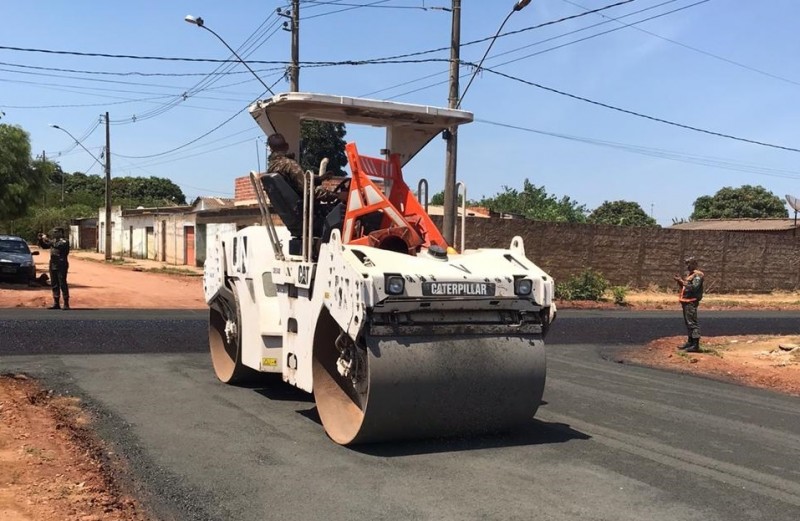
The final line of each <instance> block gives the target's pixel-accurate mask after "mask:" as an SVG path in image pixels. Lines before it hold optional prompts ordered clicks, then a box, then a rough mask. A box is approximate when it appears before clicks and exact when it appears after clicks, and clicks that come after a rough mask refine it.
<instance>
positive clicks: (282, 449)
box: [0, 310, 800, 521]
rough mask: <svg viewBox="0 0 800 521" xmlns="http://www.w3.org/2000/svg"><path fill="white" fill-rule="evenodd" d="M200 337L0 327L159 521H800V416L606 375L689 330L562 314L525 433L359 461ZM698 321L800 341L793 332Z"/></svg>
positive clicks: (62, 323)
mask: <svg viewBox="0 0 800 521" xmlns="http://www.w3.org/2000/svg"><path fill="white" fill-rule="evenodd" d="M204 317H205V314H204V313H201V312H167V313H165V312H161V311H159V312H141V311H130V312H111V311H107V312H88V311H87V312H75V313H63V312H45V311H41V310H33V311H21V310H20V311H17V310H0V371H25V372H27V373H29V374H33V375H35V376H38V377H41V378H43V379H44V380H45V382H46V383H47V384H48V385H50V386H51V387H54V388H56V389H57V390H59V391H61V392H70V393H74V394H77V395H78V396H81V397H82V398H84V400H85V401H86V403H87V404H88V406H89V407H91V408H93V409H94V411H95V413H96V414H97V417H98V418H99V421H98V430H99V432H100V434H101V436H103V437H104V438H106V439H108V440H110V441H111V442H112V443H114V444H115V445H116V446H117V450H120V451H122V452H123V453H125V454H126V455H127V456H128V457H129V459H130V462H131V468H132V471H133V473H134V475H135V477H137V478H138V480H137V481H138V482H139V483H140V484H141V487H142V492H143V494H144V495H145V500H146V501H147V502H148V503H149V504H150V505H151V506H152V507H153V508H154V510H155V511H156V513H157V514H158V515H159V516H160V517H161V518H163V519H178V520H201V519H202V520H216V519H220V520H222V519H225V520H263V519H284V518H287V519H288V518H292V519H299V520H314V519H326V520H339V519H342V520H344V519H348V520H351V519H370V520H372V519H387V520H406V519H436V520H439V519H447V520H450V519H453V520H471V519H503V520H507V519H520V520H523V519H524V520H530V519H547V520H572V519H590V520H600V519H602V520H653V521H662V520H663V521H667V520H669V521H677V520H704V521H705V520H721V521H722V520H724V521H738V520H751V519H752V520H756V519H758V520H762V519H769V520H779V521H783V520H786V521H790V520H791V521H795V520H797V519H800V400H798V399H797V398H791V397H786V396H781V395H778V394H774V393H770V392H767V391H760V390H754V389H747V388H744V387H738V386H734V385H731V384H726V383H721V382H716V381H712V380H707V379H702V378H696V377H691V376H687V375H680V374H673V373H667V372H661V371H656V370H651V369H647V368H641V367H634V366H628V365H621V364H615V363H613V362H609V361H607V360H606V359H604V357H603V356H601V354H602V353H604V352H605V351H606V350H608V349H611V348H610V347H608V345H610V344H618V343H639V342H641V341H642V339H647V338H652V337H654V336H664V335H679V334H680V332H681V331H680V328H681V319H680V315H679V313H677V312H671V313H666V312H665V313H661V312H658V313H614V312H573V313H569V312H565V313H562V314H561V315H560V316H559V318H558V322H557V325H556V326H554V330H553V331H552V335H551V336H550V338H549V340H550V345H549V347H548V359H549V360H548V364H549V367H548V381H547V387H546V391H545V396H544V400H545V404H543V406H542V407H541V408H540V410H539V412H538V413H537V415H536V417H535V419H532V420H531V422H530V423H529V424H528V425H526V426H524V427H523V428H521V429H519V430H518V431H515V432H513V433H511V434H506V435H500V436H487V437H482V438H473V439H455V440H434V441H418V442H413V443H393V444H382V445H375V446H367V447H363V448H359V449H355V450H354V449H349V448H344V447H340V446H337V445H335V444H333V443H332V442H330V441H329V440H328V439H327V438H326V437H325V436H324V433H323V431H322V427H321V426H320V425H319V423H318V418H317V415H316V411H315V408H314V403H313V401H312V399H311V397H310V396H308V395H306V394H305V393H302V392H299V391H296V390H294V389H292V388H290V387H288V386H285V385H283V384H282V383H281V382H280V381H279V379H272V380H271V381H269V382H268V383H267V385H265V386H264V387H262V388H237V387H230V386H225V385H222V384H220V383H218V382H217V381H216V380H215V379H214V376H213V372H212V370H211V368H210V362H209V360H208V356H207V355H206V353H205V349H206V344H205V343H206V338H205V318H204ZM702 320H703V323H702V324H703V327H704V331H705V333H706V334H709V335H710V334H737V333H742V332H762V333H764V332H773V331H774V332H781V333H800V321H799V320H798V314H793V313H752V314H751V313H705V314H704V315H703V317H702ZM62 334H63V335H66V337H65V338H66V341H65V343H64V345H63V346H62V345H59V338H60V335H62ZM32 355H34V356H32ZM433 399H435V397H434V398H433Z"/></svg>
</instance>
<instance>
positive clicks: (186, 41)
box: [0, 0, 800, 225]
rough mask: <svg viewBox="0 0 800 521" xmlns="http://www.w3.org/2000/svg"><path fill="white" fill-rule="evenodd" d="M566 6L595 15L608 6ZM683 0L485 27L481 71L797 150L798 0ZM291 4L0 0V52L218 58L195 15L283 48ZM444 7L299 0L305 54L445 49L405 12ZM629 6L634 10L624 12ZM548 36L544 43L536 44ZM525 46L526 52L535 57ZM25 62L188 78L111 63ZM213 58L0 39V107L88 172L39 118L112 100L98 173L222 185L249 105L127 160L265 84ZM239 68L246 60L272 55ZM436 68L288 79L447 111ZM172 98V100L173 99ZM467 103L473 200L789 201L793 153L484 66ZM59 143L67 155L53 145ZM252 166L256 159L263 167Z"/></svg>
mask: <svg viewBox="0 0 800 521" xmlns="http://www.w3.org/2000/svg"><path fill="white" fill-rule="evenodd" d="M570 2H575V3H577V4H580V5H582V6H583V7H586V8H590V9H594V8H598V7H601V6H604V5H608V4H611V3H614V0H602V1H601V0H570ZM570 2H567V1H565V0H534V1H533V2H532V3H531V5H529V6H528V7H527V8H525V9H524V10H522V11H520V12H517V13H515V14H514V15H513V16H512V17H511V18H510V20H509V21H508V23H507V24H506V26H505V29H504V31H515V30H520V29H525V28H528V27H532V26H535V25H537V24H541V23H544V22H548V21H551V20H556V19H559V18H562V17H565V16H570V15H575V14H578V13H581V12H582V9H581V8H580V7H578V6H576V5H575V3H570ZM697 2H698V0H673V1H672V2H665V0H635V1H633V2H630V3H628V4H625V5H622V6H619V7H615V8H613V9H609V10H606V11H603V12H602V13H603V14H605V15H607V16H611V17H615V18H620V17H624V18H622V20H624V22H625V23H628V24H633V23H635V22H638V21H639V20H642V19H644V18H646V17H650V16H654V15H659V14H662V13H666V12H668V11H672V10H675V9H679V8H684V7H685V9H682V10H680V11H678V12H675V13H672V14H668V15H665V16H661V17H658V18H655V19H653V20H650V21H646V22H643V23H641V24H636V25H635V27H638V28H639V29H643V30H645V31H648V32H643V31H641V30H637V29H635V28H632V27H625V26H623V25H621V24H620V23H618V22H616V21H609V20H608V19H607V18H603V17H602V16H600V15H599V14H590V15H587V16H583V17H580V18H577V19H573V20H569V21H565V22H561V23H557V24H553V25H550V26H546V27H542V28H539V29H534V30H527V31H523V32H520V33H518V34H514V35H509V36H506V37H503V38H500V39H498V40H497V41H496V43H495V45H494V47H493V48H492V51H491V54H490V55H489V58H488V59H487V60H486V62H485V66H487V67H490V68H493V69H495V70H497V71H500V72H502V73H505V74H508V75H511V76H514V77H516V78H520V79H522V80H525V81H529V82H536V83H539V84H541V85H544V86H547V87H551V88H554V89H558V90H561V91H564V92H566V93H570V94H574V95H578V96H582V97H585V98H589V99H592V100H595V101H599V102H603V103H606V104H610V105H614V106H617V107H620V108H624V109H627V110H631V111H635V112H640V113H643V114H647V115H650V116H654V117H657V118H662V119H667V120H671V121H675V122H678V123H681V124H686V125H690V126H695V127H700V128H703V129H707V130H711V131H715V132H720V133H724V134H730V135H734V136H737V137H742V138H747V139H752V140H757V141H763V142H768V143H771V144H776V145H782V146H787V147H793V148H800V136H798V132H797V122H798V121H800V106H799V105H798V101H797V100H798V94H800V70H798V60H797V57H798V55H800V38H798V37H797V20H800V2H797V1H795V0H771V1H769V2H744V1H740V0H708V1H706V2H701V3H700V4H699V5H692V4H696V3H697ZM370 3H371V4H374V5H373V6H372V7H362V8H356V9H350V6H351V5H354V4H370ZM513 3H514V2H513V1H511V0H503V1H495V0H492V1H478V0H463V18H462V25H463V27H462V42H469V41H471V40H476V39H480V38H484V37H488V36H491V35H493V34H494V33H495V31H496V30H497V29H498V27H499V26H500V23H501V22H502V21H503V19H504V18H505V17H506V15H507V14H508V13H509V12H510V10H511V7H512V6H513ZM288 4H289V2H288V1H287V0H267V1H258V2H257V1H250V0H247V1H245V0H243V1H237V2H219V1H213V2H211V1H193V2H164V1H161V0H159V1H155V0H142V1H138V2H89V1H76V2H64V1H52V0H51V1H44V0H41V1H37V2H3V3H2V4H0V29H1V30H0V46H5V47H20V48H33V49H48V50H58V51H78V52H85V53H110V54H130V55H139V56H170V57H185V58H218V59H224V58H227V57H228V55H229V53H228V52H227V50H226V49H225V48H224V47H223V46H222V44H221V43H220V42H219V41H218V40H216V39H215V38H214V37H213V36H212V35H211V34H210V33H208V32H206V31H203V30H200V29H198V28H197V27H194V26H192V25H189V24H187V23H185V22H184V21H183V18H184V16H185V15H187V14H193V15H196V16H202V17H203V18H204V19H205V21H206V23H207V25H208V26H209V27H210V28H212V29H214V30H215V31H216V32H217V33H219V34H220V35H221V36H222V37H223V38H225V39H226V40H227V41H228V43H229V44H230V45H231V46H233V47H239V46H240V45H241V44H242V43H244V42H245V41H246V40H247V39H248V37H250V36H251V35H253V34H255V36H256V37H260V39H258V40H257V44H260V45H258V46H257V48H256V49H255V50H253V51H252V53H249V52H248V53H246V54H247V56H248V58H247V59H248V60H265V61H286V60H288V59H289V56H290V35H289V33H288V32H286V31H283V30H280V29H279V25H274V24H273V22H275V20H276V19H277V17H276V16H275V15H274V12H275V9H276V8H278V7H281V8H286V7H287V5H288ZM331 4H342V5H339V6H336V5H331ZM661 4H663V5H661ZM449 5H450V0H424V1H422V0H387V1H384V2H375V1H374V0H329V1H326V2H314V1H310V0H304V1H303V2H302V4H301V6H302V7H301V17H302V18H303V20H302V21H301V50H300V57H301V61H304V62H313V61H340V60H348V59H373V58H382V57H386V56H392V55H397V54H405V53H412V52H418V51H425V50H429V49H435V48H440V47H447V46H448V45H449V41H450V13H448V12H445V11H442V10H435V9H428V10H424V9H419V7H428V8H430V7H440V6H444V7H449ZM687 6H688V7H687ZM411 7H416V8H414V9H411ZM643 9H647V10H646V11H643V12H641V13H639V14H633V15H630V14H631V13H634V12H636V11H641V10H643ZM336 11H340V12H336ZM626 15H630V16H626ZM282 20H283V19H281V21H282ZM603 22H607V23H603ZM264 23H266V25H262V24H264ZM596 24H601V25H596ZM592 25H596V26H595V27H593V28H590V29H586V30H583V31H580V32H575V33H573V34H571V35H568V36H562V37H559V36H560V35H564V33H567V32H572V31H578V30H580V29H583V28H586V27H588V26H592ZM259 28H260V29H259ZM617 28H619V30H615V31H612V32H609V33H608V34H604V35H601V36H598V37H595V38H590V39H587V40H585V41H583V42H579V43H574V44H570V45H565V46H563V47H560V48H557V49H552V50H548V49H550V48H551V47H554V46H558V45H562V44H567V43H569V42H572V41H574V40H577V39H579V38H583V37H586V36H590V35H593V34H597V33H600V32H604V31H609V30H611V29H617ZM265 29H267V30H266V32H265ZM254 32H255V33H254ZM649 33H652V34H649ZM270 35H271V36H270ZM655 35H657V36H655ZM267 36H269V38H268V39H266V41H264V40H265V38H267ZM556 37H558V38H556ZM659 37H660V38H659ZM547 39H551V40H550V41H548V42H546V43H537V42H541V41H542V40H547ZM670 40H671V41H670ZM486 46H487V43H480V44H474V45H469V46H466V47H464V48H463V50H462V59H464V60H467V61H471V62H477V61H478V60H479V59H480V57H481V56H482V55H483V53H484V52H485V50H486ZM689 47H691V48H693V49H691V48H689ZM542 51H546V52H542ZM534 53H539V54H537V55H535V56H530V55H532V54H534ZM712 55H713V56H712ZM448 56H449V53H448V52H447V51H442V52H437V53H431V54H425V55H422V56H419V57H418V58H423V59H424V58H429V59H439V60H441V59H446V58H447V57H448ZM512 60H514V61H513V62H511V63H505V62H509V61H512ZM726 60H727V61H726ZM732 62H733V63H732ZM22 66H25V67H22ZM30 67H41V68H49V69H53V68H57V69H72V70H76V71H92V72H117V73H146V74H152V73H168V74H175V73H180V74H186V73H194V74H199V75H197V76H151V75H147V76H145V75H135V74H129V75H125V76H122V75H109V74H87V73H85V72H59V71H54V70H47V69H36V68H30ZM215 67H216V65H215V64H211V63H191V62H183V61H153V60H133V59H112V58H101V57H82V56H74V55H68V54H47V53H39V52H23V51H17V50H8V49H0V110H2V111H4V112H5V116H4V117H3V119H2V121H3V122H4V123H11V124H18V125H20V126H22V127H23V128H24V129H25V130H26V131H28V132H29V133H30V136H31V141H32V146H33V149H34V152H35V153H36V154H40V153H41V152H42V151H43V150H44V151H46V152H47V154H48V156H50V157H51V158H52V159H55V160H56V161H58V162H59V163H60V164H61V165H62V167H63V168H64V169H65V170H66V171H68V172H73V171H86V170H87V169H88V170H89V172H90V173H95V174H99V173H101V169H100V167H99V166H98V165H96V164H95V165H92V163H93V160H92V158H91V157H89V155H88V154H87V153H86V152H85V151H84V150H82V149H80V148H74V147H72V142H71V140H70V139H69V137H68V136H66V135H65V134H64V133H62V132H59V131H58V130H55V129H52V128H49V127H48V123H56V124H58V125H59V126H62V127H64V128H65V129H67V130H69V131H70V132H72V133H73V134H74V135H75V136H76V137H82V136H83V134H84V133H85V131H87V130H89V129H91V128H92V127H93V126H94V124H95V123H97V122H98V116H99V115H100V114H101V113H104V112H105V111H106V110H108V111H109V112H110V114H111V121H112V122H116V123H115V124H113V125H112V128H111V134H112V142H111V149H112V175H136V176H149V175H156V176H163V177H168V178H170V179H172V180H173V181H174V182H176V183H177V184H178V185H180V186H181V188H182V189H183V191H184V193H186V195H187V197H188V198H190V199H191V198H193V197H195V196H197V195H223V196H224V195H230V194H231V193H232V191H233V179H234V178H236V177H239V176H242V175H246V173H247V172H248V171H249V170H251V169H256V168H257V165H258V163H257V155H256V152H257V150H258V149H261V150H263V141H258V138H259V136H261V132H260V130H259V129H258V127H257V126H256V125H255V123H254V122H253V120H252V118H251V117H250V116H249V115H248V114H247V113H246V112H245V111H243V112H241V113H240V114H239V115H238V116H235V117H234V118H233V119H232V120H231V121H230V122H228V123H227V124H225V125H224V126H222V127H221V128H219V129H218V130H216V131H214V132H212V133H211V134H209V135H208V136H207V137H205V138H203V139H201V140H199V141H197V142H196V143H194V144H192V145H190V146H187V147H185V148H182V149H181V150H180V151H178V152H175V153H171V154H166V155H157V156H155V157H152V158H138V159H137V158H131V157H123V156H149V155H155V154H161V153H162V152H165V151H167V150H170V149H172V148H174V147H178V146H181V145H183V144H185V143H187V142H189V141H191V140H194V139H196V138H197V137H199V136H201V135H202V134H204V133H206V132H208V131H210V130H211V129H213V128H215V127H216V126H218V125H219V124H220V123H222V122H223V121H225V120H226V119H228V118H230V117H231V116H234V114H236V113H237V112H238V111H240V110H242V109H243V108H244V107H245V106H246V105H247V104H248V102H249V101H251V100H252V99H254V98H255V97H257V96H258V95H259V94H260V93H261V92H262V90H263V88H262V87H261V85H260V84H259V83H257V82H256V81H255V80H254V79H253V78H252V77H251V76H250V75H249V74H247V72H246V71H245V70H244V69H243V67H241V65H239V64H236V65H234V66H232V68H231V72H233V73H235V74H229V75H225V76H222V77H219V79H218V81H216V82H214V83H213V84H211V85H205V86H203V85H201V86H200V88H197V85H198V82H201V81H207V78H205V77H204V76H203V74H207V73H209V72H212V71H213V70H214V69H215ZM253 67H254V68H255V69H257V70H259V71H261V70H265V69H270V68H273V67H276V66H274V65H259V64H253ZM447 68H448V67H447V64H446V63H444V62H441V61H436V62H429V63H407V64H384V65H365V66H334V67H317V68H308V67H307V68H304V69H303V70H302V71H301V75H300V88H301V90H304V91H311V92H322V93H330V94H341V95H349V96H364V95H366V96H367V97H373V98H379V99H395V100H398V101H404V102H410V103H421V104H429V105H441V106H446V104H447V92H448V90H447V84H446V81H447V72H446V71H447ZM753 69H755V70H753ZM463 72H464V73H466V72H467V71H463ZM260 74H261V76H262V77H263V78H264V81H266V82H267V83H268V84H272V83H273V82H275V81H278V83H277V85H276V86H275V90H276V91H285V90H288V84H287V82H286V81H283V80H279V76H278V75H279V73H278V72H275V71H268V70H267V71H265V72H261V73H260ZM426 76H429V77H428V78H427V79H424V80H421V81H414V80H419V79H420V78H424V77H426ZM400 84H405V85H402V86H401V85H400ZM465 84H466V78H464V79H462V88H463V87H464V85H465ZM187 92H188V93H189V94H188V96H187V98H186V99H185V100H183V99H182V98H181V95H182V94H183V93H187ZM176 100H179V101H176ZM463 108H465V109H467V110H470V111H473V112H474V113H475V117H476V119H477V120H479V121H477V122H475V123H472V124H470V125H467V126H465V127H462V129H461V134H460V147H459V163H458V165H459V179H462V180H464V181H466V182H467V184H468V187H469V197H470V198H478V197H480V196H481V195H492V194H494V193H496V192H498V191H499V190H501V188H502V186H503V185H508V186H512V187H516V188H521V186H522V182H523V179H524V178H528V179H530V181H531V182H533V183H534V184H536V185H538V186H544V187H545V189H546V190H547V192H548V193H550V194H553V195H555V196H557V197H561V196H565V195H566V196H569V197H571V198H573V199H575V200H576V201H578V202H579V203H582V204H585V205H586V206H587V207H588V208H589V209H593V208H595V207H597V206H599V205H600V204H602V203H603V201H606V200H619V199H624V200H629V201H636V202H638V203H639V204H640V205H641V206H642V208H644V209H645V211H646V212H648V213H650V212H651V210H652V213H653V215H654V217H655V218H656V219H657V220H658V221H659V223H660V224H662V225H669V224H671V221H672V218H674V217H675V218H686V217H688V216H689V214H690V213H691V211H692V203H693V202H694V200H695V199H696V198H697V197H698V196H701V195H711V194H713V193H714V192H716V191H717V190H719V189H720V188H722V187H724V186H733V187H738V186H741V185H744V184H756V185H762V186H764V187H765V188H767V189H768V190H770V191H772V192H773V193H775V194H776V195H778V196H780V197H783V196H784V195H785V194H793V195H796V196H800V182H798V181H800V165H798V163H800V153H797V152H791V151H783V150H777V149H773V148H767V147H763V146H758V145H754V144H749V143H744V142H739V141H734V140H731V139H724V138H721V137H715V136H711V135H707V134H702V133H697V132H693V131H689V130H685V129H681V128H676V127H673V126H669V125H665V124H662V123H657V122H654V121H650V120H646V119H642V118H638V117H634V116H631V115H628V114H623V113H620V112H616V111H613V110H609V109H607V108H603V107H599V106H596V105H592V104H589V103H586V102H584V101H579V100H576V99H572V98H569V97H566V96H563V95H559V94H555V93H552V92H548V91H545V90H542V89H539V88H535V87H532V86H530V85H526V84H523V83H520V82H518V81H514V80H512V79H508V78H504V77H500V76H497V75H495V74H492V73H488V72H484V73H483V74H481V75H479V76H478V77H477V78H476V80H475V83H474V84H473V86H472V87H471V88H470V91H469V93H468V95H467V96H466V98H465V101H464V104H463ZM134 116H135V120H136V121H135V122H134ZM487 121H488V122H494V123H500V124H503V125H510V126H515V127H523V128H525V129H530V130H533V131H540V132H546V133H551V134H559V135H561V136H562V137H556V136H552V135H547V134H541V133H535V132H531V131H530V130H519V129H512V128H507V127H502V126H497V125H494V124H490V123H487ZM563 136H567V137H563ZM347 137H348V139H353V140H355V141H357V142H358V143H359V144H360V146H359V149H360V150H361V151H362V153H368V154H370V155H377V154H378V148H379V147H380V144H381V143H380V140H379V138H378V137H377V136H376V135H375V133H374V132H372V131H369V130H365V129H358V128H353V129H350V132H349V133H348V136H347ZM574 138H578V140H576V139H574ZM598 141H600V142H603V143H604V144H598ZM609 143H611V144H609ZM84 144H85V145H86V146H87V147H88V148H89V149H90V150H92V152H93V153H95V154H96V155H99V153H100V150H101V147H102V146H103V144H104V134H103V128H102V126H100V127H98V128H96V129H94V131H93V133H92V134H91V135H89V136H88V137H87V138H86V139H85V141H84ZM73 148H74V149H73ZM69 149H73V150H71V151H69V152H66V153H63V154H62V155H60V156H59V155H57V153H58V152H59V151H62V152H63V151H66V150H69ZM668 158H675V159H679V160H680V161H675V160H672V159H668ZM263 161H264V159H263V155H262V156H261V159H260V162H261V166H262V167H263ZM720 166H725V168H720ZM443 170H444V143H443V141H441V140H439V139H436V140H435V141H434V142H432V144H431V145H429V146H428V148H427V149H426V151H425V152H424V153H423V154H421V155H419V156H418V157H417V158H415V159H414V161H412V162H411V163H410V164H409V165H408V167H407V168H406V178H407V180H408V181H409V185H412V186H416V182H417V180H418V179H419V178H420V177H423V176H424V177H427V178H428V179H429V181H430V184H431V191H432V193H433V192H434V191H438V190H440V189H441V188H442V186H443V183H442V181H443Z"/></svg>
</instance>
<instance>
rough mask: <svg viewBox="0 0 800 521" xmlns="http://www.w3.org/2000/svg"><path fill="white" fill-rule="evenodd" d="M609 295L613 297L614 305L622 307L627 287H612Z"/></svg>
mask: <svg viewBox="0 0 800 521" xmlns="http://www.w3.org/2000/svg"><path fill="white" fill-rule="evenodd" d="M611 294H612V295H614V304H616V305H618V306H624V305H625V304H626V302H625V297H626V296H627V295H628V286H613V287H612V288H611Z"/></svg>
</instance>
